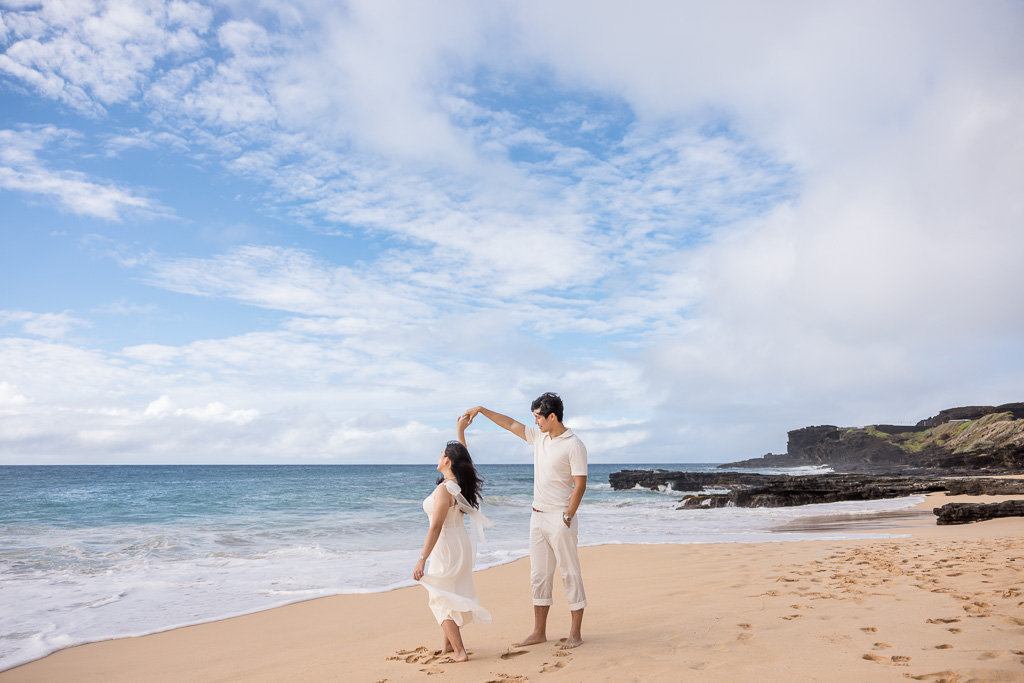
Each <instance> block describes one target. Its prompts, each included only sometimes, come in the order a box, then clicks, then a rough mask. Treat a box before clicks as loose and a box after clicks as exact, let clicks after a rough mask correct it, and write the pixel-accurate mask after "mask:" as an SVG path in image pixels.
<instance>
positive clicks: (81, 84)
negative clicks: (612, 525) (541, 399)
mask: <svg viewBox="0 0 1024 683" xmlns="http://www.w3.org/2000/svg"><path fill="white" fill-rule="evenodd" d="M1022 38H1024V10H1022V9H1021V7H1020V5H1019V4H1018V3H1013V2H1005V3H1001V2H987V3H984V4H983V5H973V6H971V7H967V6H965V5H963V4H962V3H955V2H937V3H929V4H928V5H927V6H923V5H921V4H920V3H911V2H887V3H872V2H869V3H861V4H859V5H857V6H850V5H844V4H838V3H824V4H823V3H806V2H787V3H776V4H773V5H772V6H771V7H768V6H762V5H759V4H751V3H732V2H727V3H716V4H715V5H713V6H709V5H706V4H702V3H667V2H642V3H639V4H634V5H631V6H630V8H629V11H626V10H625V9H624V8H623V7H622V6H621V5H620V4H617V3H610V2H609V3H605V2H598V3H593V2H588V3H582V2H566V3H559V4H558V5H555V6H552V5H551V4H550V3H538V2H514V3H511V2H509V3H489V4H487V5H485V6H481V5H479V4H478V3H468V2H445V3H433V4H429V5H413V6H410V5H408V4H400V3H388V2H369V1H367V2H349V3H345V4H343V5H339V4H337V3H322V2H315V1H312V0H310V1H306V2H293V3H277V4H275V5H274V6H273V7H270V6H264V5H261V4H256V5H252V4H244V3H232V2H226V3H216V4H201V3H186V2H170V3H161V2H155V1H153V2H133V3H106V2H65V3H59V4H58V3H48V2H44V3H42V4H37V3H33V4H18V3H15V4H11V3H8V5H7V8H6V9H4V10H2V13H0V45H2V47H3V54H0V74H2V75H3V76H2V79H0V88H2V90H0V92H3V93H4V97H10V98H15V97H16V98H17V99H18V101H19V102H22V103H31V104H32V106H34V107H37V108H41V109H43V110H45V111H49V112H51V113H50V114H49V115H48V117H49V119H50V120H45V121H39V120H37V118H38V117H28V116H25V117H24V118H23V119H21V120H18V119H14V118H12V116H11V115H8V116H7V117H6V119H5V123H4V125H3V126H2V128H4V130H3V131H2V132H0V190H2V191H3V193H2V194H0V201H3V202H4V203H5V205H12V206H13V205H15V204H17V205H18V206H19V207H27V208H25V209H24V210H25V211H29V210H30V209H31V211H33V212H46V211H52V209H53V208H54V207H55V208H56V209H58V211H59V212H60V213H61V215H62V216H63V217H64V223H63V224H62V227H61V229H62V230H65V231H68V233H69V240H73V239H75V238H77V239H79V240H80V242H79V243H80V244H83V245H84V244H92V245H93V246H95V245H96V244H97V243H98V241H105V242H104V243H105V244H107V245H108V247H109V248H108V249H107V250H106V253H108V254H116V255H117V256H116V258H113V259H110V261H109V272H110V273H111V277H117V278H122V279H123V281H124V282H131V283H133V287H137V289H133V290H132V291H133V292H134V299H137V300H131V301H127V300H124V299H123V295H119V296H117V297H111V296H109V295H108V293H107V292H105V291H104V292H100V291H97V292H96V293H95V294H94V295H93V296H94V299H95V300H94V301H93V302H92V303H91V304H90V307H89V308H85V307H83V306H73V305H71V304H69V303H65V304H63V305H60V306H58V307H56V308H53V309H52V310H44V309H32V307H31V306H29V305H27V304H26V303H25V302H24V301H22V300H19V299H18V298H17V297H14V296H13V295H9V296H8V299H9V301H8V303H6V304H5V305H4V306H5V307H6V308H7V309H8V311H7V312H5V313H4V314H3V317H2V318H0V324H2V325H3V327H2V329H3V332H4V334H5V335H6V336H5V337H3V338H2V339H0V347H2V349H0V351H2V354H0V358H2V360H0V382H2V383H3V384H2V385H0V386H2V387H3V388H4V389H3V391H0V443H3V444H4V448H3V450H4V451H5V452H7V453H10V454H11V455H10V456H8V457H9V458H10V460H11V461H12V462H32V461H36V460H40V461H46V462H65V461H73V462H79V461H87V462H106V461H118V462H120V461H140V462H167V461H178V460H181V459H187V460H194V461H218V462H220V461H232V462H233V461H245V462H249V461H260V462H264V461H324V460H326V461H339V462H350V461H362V462H367V461H403V462H408V461H416V460H418V459H421V456H422V458H427V459H429V457H430V453H432V452H433V451H430V449H429V448H428V449H426V450H427V451H429V453H422V451H424V444H427V443H434V442H436V443H438V444H440V443H443V440H445V439H446V438H447V437H448V436H449V435H450V434H451V427H452V424H453V422H454V419H455V417H456V416H457V415H458V414H459V412H461V411H462V410H463V409H465V408H467V407H469V406H471V405H474V404H478V403H484V404H486V405H488V406H489V407H493V408H495V409H498V410H501V411H503V412H508V413H510V414H512V415H513V416H514V417H517V418H518V419H521V420H522V419H527V418H528V417H529V415H528V412H527V410H526V408H527V407H528V404H529V401H530V400H531V399H532V398H533V397H534V396H536V395H537V394H539V393H541V392H542V391H546V390H555V391H559V392H560V393H561V394H562V395H563V396H564V397H565V399H566V402H567V406H568V408H569V410H568V417H567V421H568V422H569V424H570V426H572V425H573V424H574V423H573V420H576V426H577V428H578V429H579V430H580V431H581V433H584V434H585V436H586V438H587V442H588V444H591V452H592V457H595V458H597V459H599V460H601V461H605V462H626V461H635V462H644V461H648V462H649V461H669V462H671V461H677V462H678V461H698V462H699V461H724V460H730V459H738V458H745V457H751V456H755V455H759V454H761V453H764V452H766V451H769V450H773V451H776V452H777V451H779V450H781V449H783V448H784V447H785V431H786V430H788V429H794V428H798V427H801V426H804V425H807V424H816V423H837V424H849V425H856V424H868V423H872V422H904V421H916V420H917V419H920V418H923V417H926V416H928V415H931V414H933V413H935V412H937V411H938V410H939V409H941V408H945V407H949V406H952V405H957V404H969V403H985V404H992V403H1000V402H1006V401H1013V400H1022V399H1021V396H1020V395H1019V394H1018V393H1017V392H1019V388H1020V387H1021V386H1024V384H1022V382H1021V380H1022V379H1024V366H1022V362H1021V360H1020V354H1019V348H1020V347H1021V342H1022V341H1024V323H1022V322H1021V321H1022V320H1024V316H1022V315H1021V313H1022V311H1021V304H1019V303H1018V302H1017V301H1016V298H1017V297H1016V296H1015V294H1014V293H1015V292H1016V291H1019V290H1020V289H1021V285H1022V284H1024V283H1022V282H1021V280H1022V276H1021V274H1020V273H1021V269H1020V267H1019V266H1018V265H1017V261H1018V260H1019V255H1020V254H1021V253H1024V231H1022V230H1021V229H1020V228H1021V226H1022V225H1024V199H1022V198H1021V193H1020V191H1019V188H1020V187H1021V186H1022V184H1024V161H1022V160H1024V116H1022V114H1024V68H1022V65H1024V40H1022ZM19 111H20V110H19ZM58 121H59V123H58ZM98 160H106V161H104V162H103V163H100V161H98ZM136 160H141V161H142V162H143V163H146V164H148V165H149V166H148V168H151V166H152V165H153V164H163V165H167V166H172V165H178V166H180V167H183V168H184V167H187V168H189V169H198V170H195V173H197V174H199V175H198V177H199V178H200V179H206V180H207V181H208V182H210V183H228V182H230V183H231V184H232V186H233V187H238V188H240V191H239V192H238V194H237V196H236V197H235V198H233V199H230V200H229V199H225V198H222V197H221V198H217V199H216V202H214V203H213V204H212V205H211V211H210V212H209V214H210V215H211V216H212V215H220V214H228V215H230V213H231V212H232V211H236V210H237V209H236V207H237V206H238V205H239V204H240V203H241V202H242V201H244V202H245V205H246V206H248V207H252V211H253V212H255V215H257V216H259V220H260V221H261V223H262V222H265V223H263V224H265V225H270V226H272V227H270V228H261V229H256V228H254V227H244V228H239V229H233V230H225V229H223V228H222V227H218V228H216V229H217V230H219V233H218V234H221V235H223V234H229V235H231V237H230V239H228V238H223V239H221V241H218V240H211V239H210V238H209V235H210V234H211V233H210V231H211V230H214V227H213V225H212V223H213V219H212V218H206V217H205V215H204V214H198V215H196V214H195V213H194V211H195V209H194V208H193V204H192V202H191V201H190V200H191V199H192V197H190V192H191V193H192V194H199V192H198V190H199V188H192V189H191V190H190V189H189V188H188V187H187V186H186V187H182V186H180V185H178V184H176V183H175V182H174V181H172V180H167V181H166V184H154V183H152V182H150V183H143V182H140V181H138V180H137V179H136V176H138V175H141V174H137V173H133V171H132V170H131V169H132V166H131V165H132V164H134V163H139V162H138V161H136ZM175 167H177V166H175ZM148 172H150V173H151V171H148ZM147 177H149V176H147ZM224 179H227V180H224ZM204 201H206V200H205V199H204ZM210 201H213V200H210ZM186 217H187V218H186ZM23 220H25V221H26V223H25V225H28V222H27V221H29V220H30V218H29V217H26V218H25V219H23ZM97 220H98V221H100V223H99V227H97V223H96V221H97ZM230 220H236V221H237V222H244V221H246V220H250V221H251V220H252V219H251V218H238V219H230ZM207 221H209V222H210V223H211V225H209V226H208V225H204V224H203V223H204V222H207ZM139 226H142V228H145V229H142V230H140V229H139ZM146 226H149V227H148V228H147V227H146ZM129 230H132V232H130V233H129V232H128V231H129ZM172 232H173V235H174V237H173V240H172V239H171V238H169V237H166V236H165V235H167V234H171V233H172ZM87 236H89V237H88V239H86V237H87ZM82 248H83V249H84V248H85V247H82ZM107 258H109V256H108V257H107ZM56 286H57V287H64V288H67V289H68V291H69V292H70V291H71V289H72V288H73V287H74V285H73V284H72V283H71V282H70V280H69V281H67V282H61V281H60V280H59V279H58V281H57V285H56ZM147 292H149V294H147ZM81 295H82V293H81V292H76V297H74V298H75V299H76V300H77V299H78V298H79V297H80V296H81ZM105 296H106V298H104V297H105ZM147 297H149V298H147ZM66 298H67V299H68V300H71V298H72V297H70V296H69V297H66ZM158 300H159V301H160V302H161V304H160V305H159V306H157V305H156V304H154V303H153V302H155V301H158ZM112 301H119V302H120V304H119V308H121V309H122V310H125V311H130V313H129V314H128V315H125V316H122V317H128V318H131V319H132V320H133V321H135V322H136V326H135V327H132V328H131V329H130V330H127V331H123V330H122V328H125V327H126V326H125V325H124V323H121V324H119V325H117V326H115V325H114V324H113V323H112V322H110V320H109V318H110V314H109V313H106V314H101V313H97V311H110V310H111V307H112ZM29 310H31V312H27V311H29ZM197 310H211V311H213V310H216V311H218V312H220V313H219V315H220V316H222V317H223V318H226V319H225V320H219V319H217V320H214V319H208V320H205V321H204V320H202V319H196V316H195V314H194V311H197ZM104 316H106V317H104ZM161 318H162V319H163V323H162V324H163V325H164V327H166V328H170V323H168V322H167V321H173V320H176V319H180V320H187V321H188V323H187V324H182V325H178V326H176V327H175V329H174V330H173V331H168V329H164V327H162V328H161V329H162V330H163V331H162V333H160V334H150V333H148V331H149V330H150V329H155V328H151V327H147V326H155V325H157V322H159V320H158V319H161ZM236 319H237V321H236ZM229 323H230V324H229ZM227 327H230V328H231V329H230V330H228V331H226V332H225V331H224V329H225V328H227ZM11 397H20V399H19V400H15V398H11ZM57 418H59V419H57ZM502 436H503V435H501V434H498V433H496V432H494V430H492V429H488V428H486V427H485V426H479V427H478V428H477V431H476V432H475V435H474V439H476V440H477V441H476V443H477V444H479V445H478V446H474V448H475V450H476V451H477V452H478V453H479V455H478V457H480V458H482V459H483V460H485V461H487V460H489V461H492V462H494V461H498V462H500V461H506V462H511V461H524V460H525V455H526V454H524V453H522V451H521V449H517V447H516V445H515V444H514V443H509V442H508V441H507V440H505V439H503V438H502ZM431 448H432V447H431Z"/></svg>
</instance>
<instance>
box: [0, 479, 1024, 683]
mask: <svg viewBox="0 0 1024 683" xmlns="http://www.w3.org/2000/svg"><path fill="white" fill-rule="evenodd" d="M1007 498H1008V497H999V496H984V497H979V498H968V497H951V496H946V495H943V494H936V495H932V496H929V497H928V499H927V500H926V501H925V502H924V503H922V504H921V505H919V506H918V507H919V508H920V510H921V513H922V514H921V515H920V516H908V515H902V516H900V517H899V518H896V519H893V518H890V519H882V518H879V519H877V520H874V521H872V520H870V519H868V520H863V519H861V520H858V521H857V522H856V530H857V531H858V532H867V531H869V530H871V529H872V528H876V529H877V528H883V529H884V531H885V532H886V533H892V534H900V535H904V534H905V535H906V536H904V537H902V538H889V539H867V538H859V539H852V540H835V541H812V542H786V543H758V544H700V545H609V546H600V547H590V548H584V549H582V550H581V559H582V562H583V567H584V572H585V579H586V581H587V592H588V599H589V601H590V606H589V607H588V608H587V611H586V620H585V623H584V630H583V634H584V638H585V640H586V642H585V643H584V645H583V646H581V647H580V648H577V649H575V650H570V651H564V652H563V651H560V650H559V649H558V639H559V638H561V637H563V636H564V635H565V633H564V632H565V631H566V629H567V626H568V612H567V610H566V606H565V599H564V595H559V591H558V590H556V596H555V605H554V607H553V608H552V618H551V622H550V623H549V633H548V635H549V638H550V640H549V642H548V643H546V644H543V645H534V646H530V647H525V648H519V649H515V648H511V647H510V646H509V644H510V643H512V642H514V641H516V640H518V639H519V638H521V637H523V636H525V635H526V634H527V632H528V631H529V629H530V625H531V618H532V617H531V614H532V608H531V606H530V601H529V587H528V583H529V581H528V572H529V566H528V562H527V561H526V560H520V561H517V562H514V563H511V564H508V565H504V566H501V567H496V568H493V569H489V570H486V571H482V572H478V573H477V574H476V582H477V590H478V593H479V595H480V598H481V601H482V602H483V603H484V605H485V606H487V607H488V608H489V609H490V610H491V612H492V614H493V617H494V623H493V624H492V625H490V626H478V625H470V626H467V627H466V628H465V629H464V632H463V635H464V638H465V640H466V643H467V647H468V649H469V650H470V652H471V653H472V656H471V660H470V661H469V662H467V663H463V664H453V663H450V662H446V661H445V660H444V658H442V657H438V656H437V655H436V654H435V653H434V650H435V649H436V648H437V647H438V646H439V642H440V630H439V629H438V627H437V625H436V623H435V622H433V620H432V618H431V615H430V612H429V610H428V609H427V606H426V593H425V591H424V590H423V589H422V588H420V587H411V588H406V589H401V590H396V591H392V592H389V593H380V594H367V595H343V596H335V597H329V598H321V599H317V600H311V601H308V602H303V603H298V604H294V605H289V606H286V607H281V608H278V609H273V610H268V611H265V612H260V613H257V614H252V615H248V616H244V617H239V618H234V619H227V620H223V621H217V622H213V623H209V624H203V625H199V626H191V627H187V628H181V629H176V630H172V631H167V632H164V633H159V634H155V635H150V636H145V637H140V638H128V639H122V640H113V641H106V642H100V643H92V644H89V645H83V646H79V647H74V648H69V649H66V650H62V651H59V652H57V653H54V654H53V655H50V656H49V657H46V658H44V659H41V660H38V661H35V662H31V663H29V664H27V665H24V666H21V667H18V668H16V669H12V670H9V671H5V672H3V673H0V682H2V683H9V682H10V683H13V682H15V681H19V682H20V681H49V682H55V681H104V682H116V681H125V682H129V681H131V682H133V683H134V682H136V681H143V680H144V681H157V682H159V681H186V680H187V681H369V682H371V683H379V682H383V681H387V682H389V683H391V682H396V681H424V680H430V681H450V682H452V683H455V682H462V681H466V682H470V681H472V682H473V683H480V682H482V681H488V682H491V681H493V682H500V683H511V682H525V681H559V680H561V681H583V680H586V681H679V680H702V681H888V680H892V681H905V680H921V681H946V682H948V683H953V682H960V683H966V682H967V681H1024V519H1020V518H1015V519H999V520H992V521H987V522H982V523H978V524H969V525H960V526H942V527H940V526H936V525H935V523H934V517H933V516H932V515H931V514H930V510H931V508H933V507H937V506H940V505H942V504H944V503H947V502H954V501H971V500H973V501H976V502H998V501H1000V500H1005V499H1007ZM812 523H813V522H812ZM822 523H829V520H822ZM876 533H877V532H876ZM411 567H412V563H411V562H410V568H411ZM410 571H411V569H410Z"/></svg>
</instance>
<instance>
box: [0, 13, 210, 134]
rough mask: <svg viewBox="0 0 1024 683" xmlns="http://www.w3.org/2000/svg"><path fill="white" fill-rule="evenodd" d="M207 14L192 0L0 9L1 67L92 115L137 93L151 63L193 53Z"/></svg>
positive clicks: (208, 21) (144, 80)
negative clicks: (0, 13) (0, 33)
mask: <svg viewBox="0 0 1024 683" xmlns="http://www.w3.org/2000/svg"><path fill="white" fill-rule="evenodd" d="M212 19H213V12H212V10H210V9H209V8H206V7H203V6H202V5H200V4H198V3H191V2H173V3H170V4H169V5H166V6H165V5H164V3H159V2H115V1H112V0H108V1H100V2H88V1H76V2H61V3H49V2H48V3H43V4H42V5H40V6H31V7H29V6H27V7H25V8H24V10H23V11H20V12H19V11H10V12H5V13H4V23H5V25H6V27H7V34H6V36H5V42H8V41H10V42H9V44H8V45H7V46H6V49H5V51H4V54H2V55H0V70H3V71H6V72H7V73H8V74H10V75H12V76H14V77H16V78H20V79H22V80H24V81H27V82H28V83H29V84H30V85H32V86H33V87H35V88H36V89H37V90H39V91H40V92H41V93H42V94H43V95H45V96H47V97H51V98H54V99H58V100H60V101H62V102H64V103H65V104H67V105H69V106H71V107H73V108H75V109H77V110H79V111H81V112H83V113H86V114H91V115H98V114H101V113H103V112H104V107H105V106H107V105H110V104H114V103H119V102H125V101H127V100H129V99H130V98H132V97H134V96H135V95H137V93H138V92H139V90H140V88H141V87H142V86H143V85H144V83H145V82H146V81H147V80H148V78H149V75H148V73H147V72H148V71H149V70H150V69H152V68H153V67H154V65H155V64H156V62H157V60H159V59H161V58H165V57H172V58H181V57H184V56H188V55H191V54H194V53H195V52H196V51H197V50H198V49H199V48H200V47H201V46H202V44H203V42H202V38H201V36H202V35H203V34H204V33H206V31H207V30H208V27H209V25H210V23H211V22H212Z"/></svg>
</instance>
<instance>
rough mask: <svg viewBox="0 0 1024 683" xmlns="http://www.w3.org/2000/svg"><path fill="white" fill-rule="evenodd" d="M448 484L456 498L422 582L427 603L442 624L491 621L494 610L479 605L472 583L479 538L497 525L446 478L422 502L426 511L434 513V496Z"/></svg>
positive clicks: (445, 519)
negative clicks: (467, 520)
mask: <svg viewBox="0 0 1024 683" xmlns="http://www.w3.org/2000/svg"><path fill="white" fill-rule="evenodd" d="M442 486H443V487H445V488H446V489H447V490H448V492H449V493H451V494H452V496H453V497H454V498H455V503H454V504H453V505H451V506H450V507H449V508H448V512H447V514H446V515H445V518H444V524H443V525H442V526H441V535H440V536H439V537H438V539H437V543H436V544H434V549H433V550H432V551H431V552H430V557H429V558H428V563H427V573H426V574H425V575H424V576H423V578H421V579H420V583H421V584H423V586H424V588H426V589H427V592H428V593H429V599H428V604H429V605H430V610H431V611H432V612H433V613H434V618H435V619H437V623H438V624H440V623H441V622H442V621H444V620H445V619H451V620H452V621H454V622H455V623H456V625H458V626H462V625H463V624H470V623H477V624H489V623H491V613H490V612H488V611H487V610H486V609H484V608H483V607H481V606H480V603H479V601H478V600H477V597H476V588H475V587H474V586H473V560H474V557H475V555H476V543H475V540H476V539H480V540H483V528H482V527H484V526H494V525H493V524H492V523H491V522H490V521H488V520H487V518H486V517H484V516H483V514H481V513H480V511H479V510H477V509H476V508H474V507H472V506H471V505H469V503H468V502H467V501H466V498H465V496H463V495H462V489H460V488H459V485H458V484H456V483H455V482H453V481H446V482H443V483H442V484H441V485H439V486H438V487H437V488H436V489H434V491H433V493H431V494H430V495H429V496H427V498H426V500H424V501H423V511H424V512H426V513H427V517H428V518H429V517H430V516H431V515H432V514H433V513H434V495H435V494H436V493H437V491H438V490H440V489H441V487H442ZM463 514H469V515H470V520H471V522H472V526H473V534H474V539H473V540H470V536H469V534H468V533H466V527H465V525H464V524H463V522H462V516H463Z"/></svg>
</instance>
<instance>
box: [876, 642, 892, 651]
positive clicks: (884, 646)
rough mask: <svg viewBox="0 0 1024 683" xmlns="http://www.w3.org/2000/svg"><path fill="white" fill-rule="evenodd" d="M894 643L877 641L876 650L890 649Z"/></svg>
mask: <svg viewBox="0 0 1024 683" xmlns="http://www.w3.org/2000/svg"><path fill="white" fill-rule="evenodd" d="M890 647H892V645H890V644H889V643H875V649H876V650H888V649H889V648H890Z"/></svg>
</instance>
